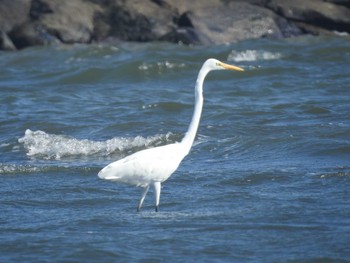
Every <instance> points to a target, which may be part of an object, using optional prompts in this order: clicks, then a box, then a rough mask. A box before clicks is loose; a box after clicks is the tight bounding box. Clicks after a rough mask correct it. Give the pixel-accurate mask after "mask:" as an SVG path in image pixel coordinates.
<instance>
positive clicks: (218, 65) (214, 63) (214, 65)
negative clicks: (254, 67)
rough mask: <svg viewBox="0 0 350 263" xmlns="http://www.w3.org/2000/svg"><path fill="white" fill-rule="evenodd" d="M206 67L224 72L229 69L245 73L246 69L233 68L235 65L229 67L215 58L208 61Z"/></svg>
mask: <svg viewBox="0 0 350 263" xmlns="http://www.w3.org/2000/svg"><path fill="white" fill-rule="evenodd" d="M204 65H205V66H206V67H208V69H210V70H222V69H228V70H237V71H244V69H242V68H240V67H237V66H233V65H229V64H226V63H223V62H221V61H219V60H217V59H215V58H210V59H208V60H207V61H206V62H205V63H204Z"/></svg>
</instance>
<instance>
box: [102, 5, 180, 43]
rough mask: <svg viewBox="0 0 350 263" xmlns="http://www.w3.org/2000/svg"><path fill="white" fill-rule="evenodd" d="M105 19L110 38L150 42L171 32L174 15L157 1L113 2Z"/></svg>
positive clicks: (173, 25)
mask: <svg viewBox="0 0 350 263" xmlns="http://www.w3.org/2000/svg"><path fill="white" fill-rule="evenodd" d="M160 2H161V1H160ZM106 17H107V21H108V24H109V26H110V30H109V35H110V36H113V37H117V38H119V39H122V40H127V41H152V40H159V39H162V38H163V36H165V35H167V34H169V32H171V31H173V29H174V27H175V24H174V22H173V20H174V18H175V17H176V13H175V12H174V11H173V10H172V9H171V8H169V6H168V5H166V4H162V3H159V4H158V3H157V1H144V0H128V1H115V2H113V5H111V6H109V8H108V9H107V12H106Z"/></svg>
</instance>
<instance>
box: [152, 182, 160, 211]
mask: <svg viewBox="0 0 350 263" xmlns="http://www.w3.org/2000/svg"><path fill="white" fill-rule="evenodd" d="M153 187H154V197H155V199H156V212H158V211H159V199H160V188H161V184H160V182H155V183H154V184H153Z"/></svg>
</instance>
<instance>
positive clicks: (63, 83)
mask: <svg viewBox="0 0 350 263" xmlns="http://www.w3.org/2000/svg"><path fill="white" fill-rule="evenodd" d="M0 57H1V59H0V65H1V71H0V110H1V114H0V180H1V187H0V207H1V212H0V262H133V261H138V262H183V261H185V262H190V261H194V262H350V249H349V243H350V209H349V208H350V194H349V189H350V45H349V39H348V38H331V37H322V38H321V37H302V38H293V39H287V40H267V39H262V40H252V41H243V42H238V43H235V44H231V45H223V46H214V47H188V46H181V45H173V44H167V43H143V44H137V43H120V44H116V45H97V44H96V45H72V46H52V47H35V48H29V49H25V50H22V51H19V52H1V53H0ZM210 57H215V58H217V59H220V60H222V61H225V62H228V63H231V64H234V65H237V66H240V67H243V68H244V69H245V72H228V71H223V72H222V71H220V72H218V71H216V72H212V73H210V75H209V76H208V77H207V79H206V81H205V84H204V100H205V101H204V108H203V114H202V119H201V124H200V127H199V131H198V135H197V138H196V141H195V144H194V146H193V148H192V150H191V153H190V154H189V155H188V156H187V157H186V158H185V159H184V161H183V162H182V164H181V166H180V167H179V169H178V170H177V171H176V172H175V173H174V174H173V175H172V177H170V179H169V180H168V181H166V182H165V183H164V184H163V186H162V195H161V204H160V212H159V213H156V212H154V197H153V193H152V191H150V192H149V193H148V195H147V197H146V199H145V203H144V206H143V209H142V210H141V212H139V213H137V212H136V206H137V203H138V200H139V198H140V194H141V189H139V188H136V187H132V186H127V185H123V184H116V183H111V182H108V181H103V180H100V179H99V178H98V177H97V173H98V171H99V170H100V169H101V168H103V167H104V166H105V165H106V164H108V163H110V162H112V161H115V160H117V159H120V158H122V157H124V156H127V155H128V154H131V153H133V152H136V151H138V150H141V149H145V148H150V147H155V146H158V145H164V144H168V143H173V142H175V141H179V140H181V138H182V137H183V135H184V133H185V132H186V130H187V127H188V124H189V122H190V120H191V116H192V110H193V101H194V83H195V80H196V77H197V74H198V70H199V69H200V67H201V65H202V63H203V62H204V61H205V60H206V59H207V58H210Z"/></svg>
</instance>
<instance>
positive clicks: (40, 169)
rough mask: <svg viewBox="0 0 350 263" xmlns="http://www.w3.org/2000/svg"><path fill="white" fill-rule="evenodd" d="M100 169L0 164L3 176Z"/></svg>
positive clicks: (0, 171)
mask: <svg viewBox="0 0 350 263" xmlns="http://www.w3.org/2000/svg"><path fill="white" fill-rule="evenodd" d="M99 169H100V167H98V166H96V167H92V166H91V167H87V166H86V165H84V166H83V165H80V166H74V165H73V166H72V164H66V165H64V164H55V165H53V164H47V165H41V164H38V163H36V164H13V163H0V174H1V175H17V174H32V173H49V172H60V171H67V172H72V170H73V171H76V172H95V173H97V172H98V170H99Z"/></svg>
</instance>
